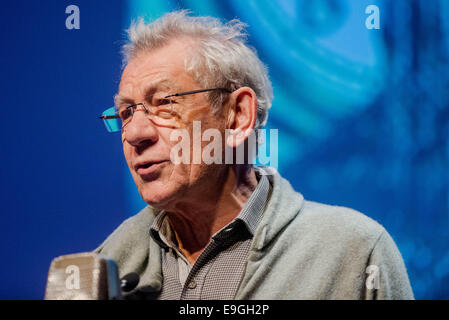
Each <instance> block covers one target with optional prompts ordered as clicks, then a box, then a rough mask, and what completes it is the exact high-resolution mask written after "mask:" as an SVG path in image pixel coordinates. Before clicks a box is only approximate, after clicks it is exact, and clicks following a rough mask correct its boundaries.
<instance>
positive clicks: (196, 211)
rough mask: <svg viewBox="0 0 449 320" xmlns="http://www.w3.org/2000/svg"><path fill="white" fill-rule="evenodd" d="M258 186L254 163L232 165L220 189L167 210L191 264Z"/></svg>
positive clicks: (236, 214)
mask: <svg viewBox="0 0 449 320" xmlns="http://www.w3.org/2000/svg"><path fill="white" fill-rule="evenodd" d="M256 186H257V178H256V174H255V171H254V169H253V168H252V167H251V166H244V165H237V166H232V167H229V168H228V169H227V170H226V171H225V172H224V175H223V180H222V183H221V184H216V188H217V189H216V190H213V189H212V188H211V190H210V192H207V193H204V194H201V195H199V196H198V197H197V198H196V199H195V201H189V202H184V203H181V204H179V205H177V207H176V209H175V210H170V212H167V215H168V217H169V221H170V224H171V226H172V228H173V230H174V232H175V236H176V240H177V242H178V247H179V249H180V250H181V252H182V253H183V254H184V255H185V256H186V258H187V260H188V261H189V262H190V263H191V264H193V263H194V262H195V260H196V259H197V258H198V257H199V255H200V254H201V252H202V251H203V250H204V248H205V247H206V246H207V245H208V243H209V241H210V239H211V237H212V235H214V234H215V233H216V232H217V231H219V230H220V229H222V228H223V227H224V226H226V225H227V224H228V223H229V222H231V221H232V220H233V219H234V218H235V217H237V216H238V214H239V212H240V211H241V210H242V208H243V206H244V205H245V203H246V201H247V200H248V199H249V197H250V196H251V194H252V192H253V191H254V189H255V188H256ZM214 191H215V192H216V193H215V194H213V193H214Z"/></svg>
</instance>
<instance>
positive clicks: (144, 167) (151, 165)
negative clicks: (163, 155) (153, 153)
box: [134, 160, 165, 176]
mask: <svg viewBox="0 0 449 320" xmlns="http://www.w3.org/2000/svg"><path fill="white" fill-rule="evenodd" d="M164 162H165V161H164V160H162V161H145V162H139V163H137V164H136V165H135V166H134V170H135V171H136V172H137V174H139V175H141V176H145V175H148V174H151V173H153V172H155V171H156V170H157V169H159V168H160V167H161V166H162V165H163V163H164Z"/></svg>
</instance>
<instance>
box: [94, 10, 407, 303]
mask: <svg viewBox="0 0 449 320" xmlns="http://www.w3.org/2000/svg"><path fill="white" fill-rule="evenodd" d="M128 34H129V40H130V41H129V44H127V45H125V47H124V52H125V61H126V67H125V69H124V71H123V75H122V78H121V82H120V86H119V92H118V94H117V95H116V97H115V102H116V106H115V107H114V108H112V109H108V110H106V111H105V112H104V113H103V116H102V118H103V119H104V120H105V123H106V126H107V128H108V130H109V131H121V135H122V142H123V150H124V154H125V158H126V161H127V164H128V166H129V170H130V171H131V174H132V176H133V178H134V181H135V183H136V185H137V188H138V190H139V193H140V195H141V196H142V198H143V199H144V200H145V202H146V203H148V206H147V207H146V208H144V209H143V210H142V211H141V212H140V213H138V214H137V215H135V216H133V217H131V218H129V219H128V220H126V221H125V222H124V223H123V224H122V225H120V226H119V227H118V228H117V230H115V231H114V232H113V233H112V234H111V235H110V236H109V237H108V238H107V239H106V240H105V241H104V243H103V244H101V245H100V246H99V247H98V248H97V249H96V250H95V252H97V253H100V254H103V255H106V256H108V257H110V258H112V259H115V260H116V262H117V264H118V267H119V270H120V275H124V274H127V273H129V272H137V273H138V274H139V275H140V282H139V285H138V286H137V288H136V289H134V290H133V291H132V292H131V293H129V295H128V296H127V297H128V298H137V299H140V298H142V299H411V298H413V293H412V290H411V287H410V283H409V280H408V276H407V272H406V269H405V266H404V263H403V261H402V258H401V255H400V253H399V252H398V250H397V248H396V246H395V244H394V242H393V240H392V239H391V237H390V236H389V235H388V233H387V232H386V231H385V229H384V228H383V227H382V226H381V225H379V224H378V223H376V222H375V221H373V220H371V219H370V218H368V217H366V216H364V215H363V214H361V213H359V212H356V211H354V210H351V209H348V208H343V207H336V206H328V205H324V204H319V203H314V202H310V201H306V200H304V198H303V196H302V195H301V194H299V193H297V192H295V191H294V190H293V189H292V187H291V186H290V184H289V183H288V182H287V181H286V180H285V179H283V178H282V177H281V176H280V175H279V174H278V173H277V172H276V171H275V170H270V169H269V168H266V167H257V166H252V165H251V161H250V160H251V159H250V158H251V156H249V155H246V157H245V163H243V164H241V163H240V164H236V163H231V164H229V163H217V162H213V163H210V162H209V163H207V164H206V163H205V161H200V162H199V163H198V162H196V163H195V161H182V162H177V163H175V162H174V161H173V158H172V150H173V148H174V146H175V145H176V144H177V143H178V141H173V139H172V134H173V132H174V131H175V130H184V131H185V132H187V133H189V134H190V137H192V136H193V135H194V134H193V131H194V123H200V124H201V130H202V132H205V131H206V130H210V129H214V130H218V132H220V133H222V137H226V133H225V131H226V130H231V131H230V132H231V134H230V136H228V137H227V138H223V139H222V141H220V144H222V145H223V146H224V148H222V149H220V148H218V149H217V150H218V151H217V150H215V151H214V152H224V151H223V150H224V149H229V148H230V149H236V148H238V147H239V146H242V145H245V144H248V143H247V142H248V139H249V137H250V135H251V133H252V130H254V129H257V128H261V127H262V126H263V125H264V124H265V122H266V119H267V114H268V109H269V108H270V106H271V100H272V88H271V84H270V81H269V79H268V75H267V71H266V69H265V67H264V65H263V64H262V63H261V61H260V60H259V59H258V57H257V55H256V53H255V52H254V51H253V50H251V49H250V48H249V47H248V46H247V45H246V44H245V40H244V38H245V37H244V25H243V24H242V23H241V22H239V21H236V20H233V21H231V22H229V23H227V24H222V23H221V22H220V21H219V20H217V19H214V18H207V17H191V16H189V15H188V14H187V13H186V12H185V11H180V12H173V13H170V14H167V15H165V16H163V17H162V18H160V19H158V20H156V21H154V22H153V23H150V24H145V23H144V22H143V21H142V20H140V21H139V22H138V23H135V24H133V25H132V26H131V27H130V29H129V30H128ZM191 142H192V143H191V144H189V145H190V147H191V148H193V147H192V145H193V144H195V141H191ZM200 143H201V144H202V145H203V146H204V142H200ZM250 147H251V146H250ZM220 150H221V151H220ZM191 151H192V152H190V156H189V157H188V159H190V160H192V159H193V158H194V157H195V154H194V153H195V151H194V150H193V149H192V150H191ZM234 160H235V158H234Z"/></svg>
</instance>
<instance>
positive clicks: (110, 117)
mask: <svg viewBox="0 0 449 320" xmlns="http://www.w3.org/2000/svg"><path fill="white" fill-rule="evenodd" d="M98 118H99V119H118V118H120V116H119V115H115V116H100V117H98Z"/></svg>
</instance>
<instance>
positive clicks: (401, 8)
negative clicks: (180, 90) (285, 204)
mask: <svg viewBox="0 0 449 320" xmlns="http://www.w3.org/2000/svg"><path fill="white" fill-rule="evenodd" d="M71 4H75V5H77V6H78V7H79V8H80V13H81V14H80V17H81V21H80V22H81V23H80V26H81V28H80V29H79V30H68V29H66V28H65V20H66V18H67V16H68V15H67V14H66V13H65V8H66V7H67V6H68V5H71ZM370 4H375V5H377V6H378V7H379V8H380V26H381V29H380V30H375V29H372V30H368V29H367V28H366V27H365V20H366V18H367V17H368V14H366V13H365V8H366V7H367V6H368V5H370ZM180 8H189V9H191V10H192V11H193V13H194V14H195V15H212V16H216V17H221V18H225V19H232V18H239V19H241V20H242V21H244V22H246V23H248V25H249V27H248V32H249V35H250V38H249V41H250V44H251V45H252V46H254V47H255V48H256V49H257V51H258V53H259V56H260V57H261V59H262V60H263V61H264V62H265V63H266V64H267V65H268V67H269V72H270V76H271V79H272V81H273V86H274V94H275V98H274V101H273V107H272V109H271V111H270V115H269V122H268V128H276V129H279V168H278V169H279V171H280V172H281V174H283V175H284V176H285V177H286V178H288V179H289V180H290V181H291V182H292V184H293V185H294V187H295V188H296V189H297V190H298V191H300V192H301V193H303V194H304V196H305V197H306V198H307V199H309V200H314V201H319V202H324V203H329V204H336V205H343V206H348V207H351V208H354V209H357V210H359V211H361V212H363V213H365V214H366V215H368V216H370V217H372V218H373V219H375V220H377V221H378V222H380V223H381V224H383V225H384V226H385V227H386V229H387V230H388V231H389V232H390V234H391V235H392V237H393V238H394V239H395V241H396V243H397V245H398V247H399V249H400V251H401V253H402V255H403V257H404V261H405V263H406V266H407V268H408V272H409V276H410V280H411V283H412V286H413V289H414V293H415V296H416V298H418V299H448V298H449V210H448V206H449V183H448V182H449V170H448V163H449V162H448V158H449V139H448V138H449V122H448V120H449V112H448V107H449V102H448V101H449V99H448V98H449V97H448V95H449V89H448V88H449V1H446V0H433V1H424V0H394V1H393V0H390V1H388V0H384V1H376V0H307V1H306V0H297V1H293V0H292V1H288V0H278V1H271V0H270V1H269V0H258V1H237V0H235V1H199V0H197V1H194V0H190V1H187V0H186V1H172V2H167V1H143V0H142V1H137V0H136V1H129V2H127V1H106V0H103V1H98V0H97V1H88V0H71V1H63V0H53V1H24V0H20V1H9V2H4V3H2V10H1V13H0V17H1V19H0V24H1V25H0V33H1V40H2V50H1V51H0V57H1V62H2V63H1V66H0V68H1V73H0V75H1V77H0V81H1V89H2V111H3V112H2V122H1V124H2V125H1V126H0V130H1V152H2V153H1V166H0V181H1V190H0V197H1V207H2V208H1V236H0V237H1V238H0V243H1V244H0V245H1V263H0V274H2V278H3V279H2V285H1V286H0V298H1V299H42V298H43V295H44V290H45V283H46V276H47V272H48V267H49V264H50V262H51V260H52V259H53V258H54V257H55V256H58V255H62V254H68V253H73V252H81V251H89V250H92V249H93V248H95V247H96V246H97V245H98V244H99V243H101V242H102V241H103V239H104V238H105V237H106V236H107V235H108V234H109V233H110V232H112V230H113V229H114V228H115V227H117V226H118V225H119V224H120V222H121V221H122V220H124V219H126V218H127V217H129V216H130V215H132V214H134V213H136V212H137V211H138V210H139V209H140V208H141V207H142V206H143V205H144V203H143V202H142V200H140V198H139V196H138V194H137V192H136V188H135V186H134V185H133V182H132V180H131V178H130V174H129V173H128V172H127V168H126V165H125V162H124V159H123V155H122V150H121V142H120V136H119V135H114V134H108V133H107V132H106V130H105V128H104V125H103V124H102V123H101V122H100V120H98V119H97V116H98V115H99V114H100V113H101V112H102V111H103V110H104V109H106V107H109V106H111V105H112V103H113V100H112V96H113V94H114V93H115V92H116V89H117V86H118V83H119V79H120V71H121V57H120V54H119V51H120V46H121V45H122V44H123V43H124V41H125V34H124V31H123V30H124V29H125V28H126V27H127V26H128V25H129V22H130V21H131V18H136V17H137V16H139V15H144V16H146V18H147V19H149V20H150V19H154V18H157V17H159V16H160V15H162V14H163V13H164V12H167V11H170V10H173V9H180Z"/></svg>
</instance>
